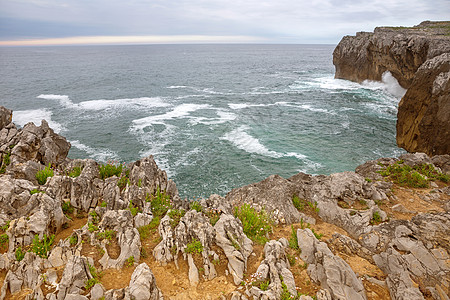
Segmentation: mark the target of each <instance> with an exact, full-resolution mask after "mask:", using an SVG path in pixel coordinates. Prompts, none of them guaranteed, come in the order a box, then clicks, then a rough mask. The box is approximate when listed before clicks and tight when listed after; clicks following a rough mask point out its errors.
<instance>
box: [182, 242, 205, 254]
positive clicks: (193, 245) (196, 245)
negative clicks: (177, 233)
mask: <svg viewBox="0 0 450 300" xmlns="http://www.w3.org/2000/svg"><path fill="white" fill-rule="evenodd" d="M184 251H185V252H186V253H192V254H196V253H198V254H201V253H202V252H203V245H202V242H200V241H199V240H197V239H194V240H193V241H192V242H190V243H188V244H187V245H186V249H185V250H184Z"/></svg>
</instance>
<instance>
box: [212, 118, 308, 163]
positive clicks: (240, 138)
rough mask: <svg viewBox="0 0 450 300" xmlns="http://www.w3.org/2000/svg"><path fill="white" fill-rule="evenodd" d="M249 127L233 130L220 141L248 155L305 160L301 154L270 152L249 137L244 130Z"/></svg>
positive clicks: (244, 126) (243, 126) (255, 139)
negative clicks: (230, 144) (224, 141)
mask: <svg viewBox="0 0 450 300" xmlns="http://www.w3.org/2000/svg"><path fill="white" fill-rule="evenodd" d="M248 129H249V127H248V126H246V125H242V126H240V127H238V128H236V129H235V130H232V131H231V132H229V133H227V134H225V135H224V136H223V137H221V139H222V140H226V141H229V142H231V143H232V144H233V145H235V146H236V147H237V148H239V149H241V150H244V151H246V152H248V153H255V154H260V155H263V156H268V157H273V158H282V157H295V158H297V159H299V160H305V159H306V158H307V157H306V155H303V154H301V153H295V152H288V153H280V152H276V151H272V150H269V149H267V148H266V146H264V145H263V144H261V142H260V141H259V140H258V139H257V138H255V137H253V136H251V135H249V134H248V133H247V132H246V130H248Z"/></svg>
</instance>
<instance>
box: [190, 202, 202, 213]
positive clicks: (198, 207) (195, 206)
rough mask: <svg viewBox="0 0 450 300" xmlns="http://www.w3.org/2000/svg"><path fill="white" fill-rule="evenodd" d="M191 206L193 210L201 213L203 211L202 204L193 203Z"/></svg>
mask: <svg viewBox="0 0 450 300" xmlns="http://www.w3.org/2000/svg"><path fill="white" fill-rule="evenodd" d="M189 204H190V208H191V209H194V210H196V211H198V212H201V211H202V210H203V208H202V206H201V205H200V202H198V201H191V202H190V203H189Z"/></svg>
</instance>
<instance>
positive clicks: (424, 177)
mask: <svg viewBox="0 0 450 300" xmlns="http://www.w3.org/2000/svg"><path fill="white" fill-rule="evenodd" d="M378 173H380V174H381V175H382V176H383V177H386V178H387V179H389V180H391V181H392V182H394V183H397V184H398V185H401V186H408V187H414V188H427V187H428V186H429V181H431V180H440V181H443V182H446V183H448V182H450V176H449V175H447V174H442V173H440V172H438V171H437V170H436V169H435V168H434V167H433V166H432V165H430V164H422V165H417V166H414V167H410V166H408V165H406V164H404V162H403V160H399V161H397V162H396V163H395V164H392V165H389V166H387V167H384V169H382V170H380V171H378Z"/></svg>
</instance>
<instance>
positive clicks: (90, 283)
mask: <svg viewBox="0 0 450 300" xmlns="http://www.w3.org/2000/svg"><path fill="white" fill-rule="evenodd" d="M88 267H89V272H90V273H91V276H92V278H91V279H89V280H88V281H86V283H85V286H84V288H85V289H86V290H90V289H91V287H93V286H94V285H96V284H97V283H100V277H101V276H102V274H101V273H99V272H98V271H97V269H96V268H95V267H94V266H91V265H90V264H88Z"/></svg>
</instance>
